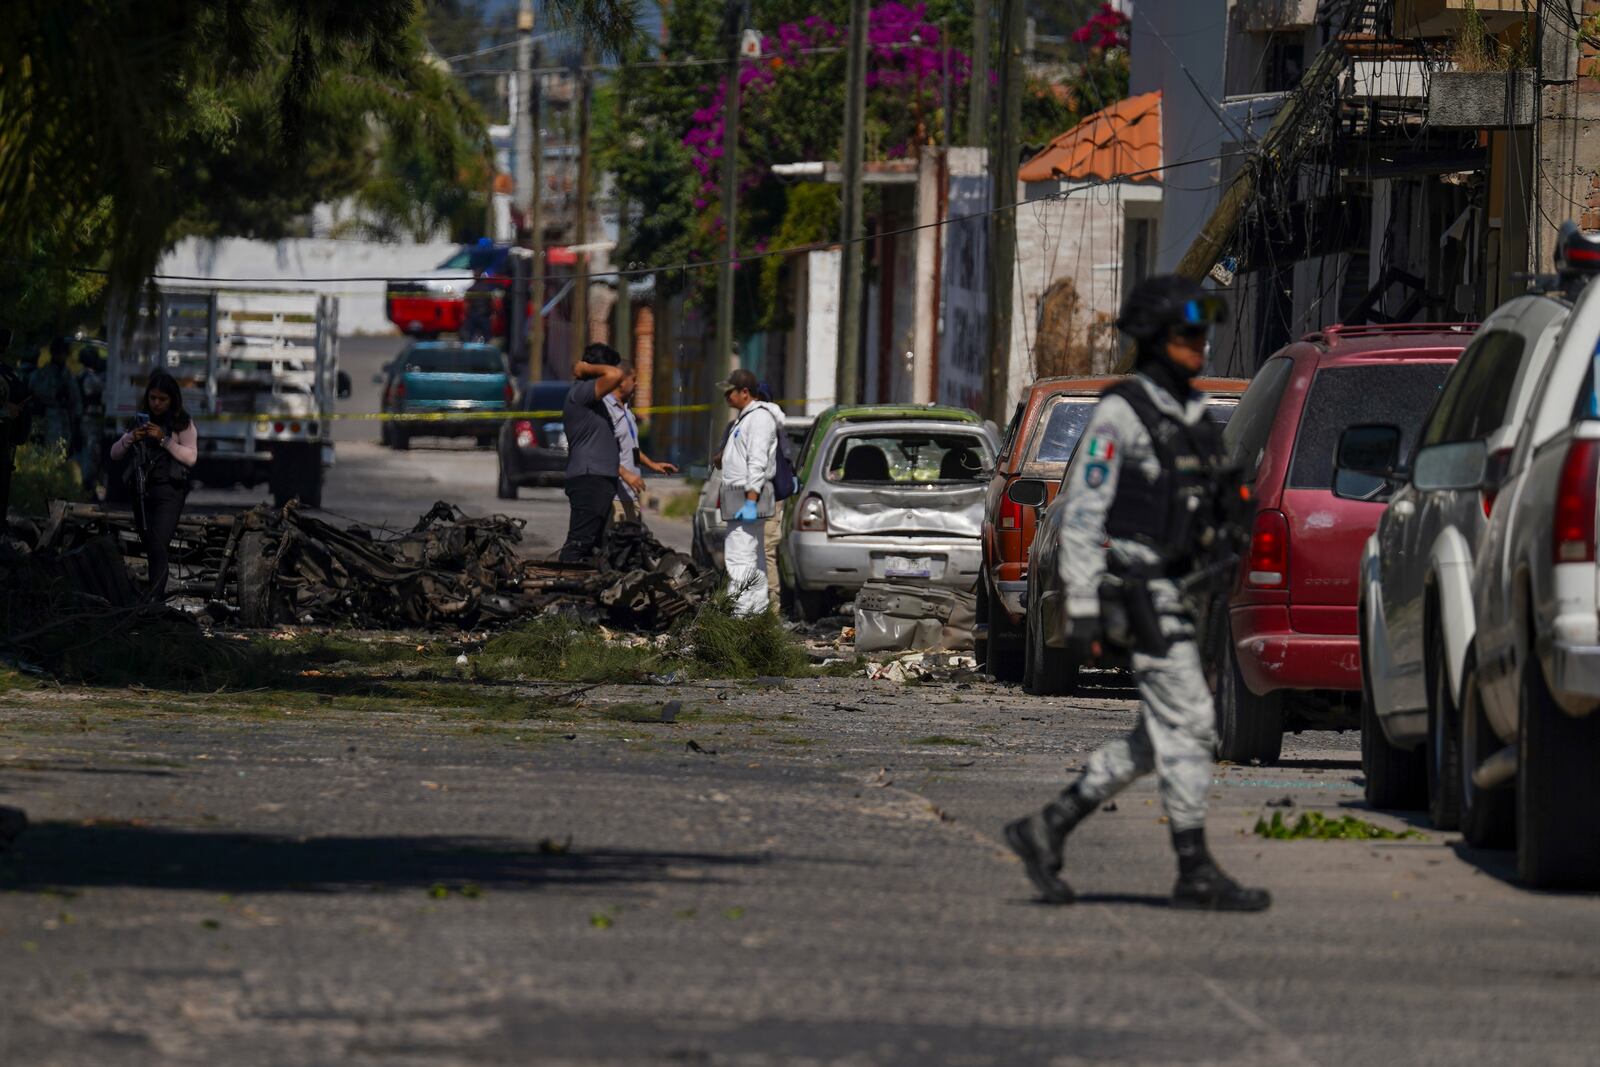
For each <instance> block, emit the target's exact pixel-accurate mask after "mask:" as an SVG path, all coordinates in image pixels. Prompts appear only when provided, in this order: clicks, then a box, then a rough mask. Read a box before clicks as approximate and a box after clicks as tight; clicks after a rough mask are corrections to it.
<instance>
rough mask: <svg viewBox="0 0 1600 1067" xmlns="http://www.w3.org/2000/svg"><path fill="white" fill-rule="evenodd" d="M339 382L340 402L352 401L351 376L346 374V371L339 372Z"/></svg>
mask: <svg viewBox="0 0 1600 1067" xmlns="http://www.w3.org/2000/svg"><path fill="white" fill-rule="evenodd" d="M338 381H339V385H338V389H337V392H338V394H339V399H340V400H348V399H350V390H351V383H350V375H348V374H346V373H345V372H344V371H340V372H339V378H338Z"/></svg>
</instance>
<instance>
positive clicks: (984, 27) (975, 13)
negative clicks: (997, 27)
mask: <svg viewBox="0 0 1600 1067" xmlns="http://www.w3.org/2000/svg"><path fill="white" fill-rule="evenodd" d="M989 22H990V16H989V0H973V4H972V81H971V82H969V83H968V84H967V144H969V145H972V146H973V147H974V148H982V147H984V146H985V145H987V144H988V143H989Z"/></svg>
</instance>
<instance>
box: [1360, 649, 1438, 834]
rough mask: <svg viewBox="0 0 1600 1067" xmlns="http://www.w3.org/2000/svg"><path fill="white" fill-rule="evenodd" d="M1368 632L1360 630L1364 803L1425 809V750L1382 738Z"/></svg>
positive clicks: (1406, 809) (1426, 772)
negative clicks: (1371, 670) (1392, 742)
mask: <svg viewBox="0 0 1600 1067" xmlns="http://www.w3.org/2000/svg"><path fill="white" fill-rule="evenodd" d="M1369 662H1370V657H1369V656H1368V655H1367V628H1366V626H1365V625H1363V626H1362V627H1361V774H1362V776H1363V777H1364V778H1366V780H1367V784H1366V795H1367V803H1368V804H1371V805H1372V806H1373V807H1375V808H1394V809H1399V810H1403V811H1411V810H1416V809H1420V808H1423V807H1426V806H1427V803H1428V767H1427V750H1426V747H1425V746H1419V747H1418V748H1417V749H1415V750H1409V749H1404V748H1396V747H1395V746H1393V745H1391V744H1390V743H1389V739H1388V738H1387V737H1385V736H1384V735H1383V727H1382V726H1380V725H1379V724H1378V709H1377V705H1376V704H1375V703H1374V702H1373V699H1372V679H1371V678H1370V677H1369V676H1368V674H1367V664H1368V663H1369Z"/></svg>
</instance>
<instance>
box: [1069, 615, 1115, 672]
mask: <svg viewBox="0 0 1600 1067" xmlns="http://www.w3.org/2000/svg"><path fill="white" fill-rule="evenodd" d="M1067 625H1068V627H1069V629H1068V631H1067V647H1066V649H1065V651H1066V654H1067V657H1068V659H1070V660H1071V661H1072V662H1073V663H1074V664H1076V665H1077V666H1079V667H1087V666H1090V665H1091V664H1093V663H1094V662H1095V661H1097V660H1098V659H1099V658H1100V656H1101V654H1102V653H1103V652H1104V651H1105V649H1104V644H1105V635H1104V634H1103V633H1102V631H1101V627H1100V616H1098V615H1069V616H1068V617H1067Z"/></svg>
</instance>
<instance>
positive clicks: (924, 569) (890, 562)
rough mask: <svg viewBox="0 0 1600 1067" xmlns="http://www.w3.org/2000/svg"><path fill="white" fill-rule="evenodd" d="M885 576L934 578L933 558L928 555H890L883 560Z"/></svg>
mask: <svg viewBox="0 0 1600 1067" xmlns="http://www.w3.org/2000/svg"><path fill="white" fill-rule="evenodd" d="M883 576H884V577H885V578H932V577H933V560H931V559H929V558H928V557H927V556H889V557H888V558H886V559H885V560H884V561H883Z"/></svg>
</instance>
